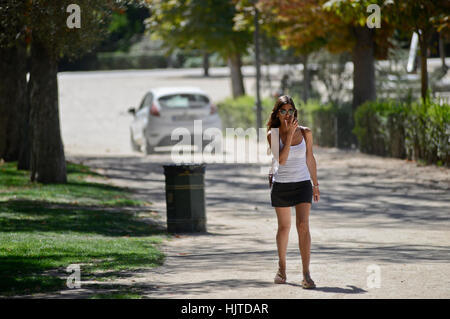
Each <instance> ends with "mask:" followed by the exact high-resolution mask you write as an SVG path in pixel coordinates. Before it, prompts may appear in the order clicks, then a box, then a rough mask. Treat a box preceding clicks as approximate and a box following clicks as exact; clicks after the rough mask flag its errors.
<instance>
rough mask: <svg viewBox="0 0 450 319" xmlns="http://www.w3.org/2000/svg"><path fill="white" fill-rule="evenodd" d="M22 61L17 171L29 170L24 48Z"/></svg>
mask: <svg viewBox="0 0 450 319" xmlns="http://www.w3.org/2000/svg"><path fill="white" fill-rule="evenodd" d="M22 53H23V61H24V63H23V64H21V66H22V67H23V70H21V71H20V72H23V73H24V74H25V76H24V81H22V82H21V85H20V90H21V92H22V93H21V96H22V98H21V104H20V108H19V109H18V111H19V129H20V134H19V135H20V147H19V158H18V161H17V169H20V170H30V157H31V144H30V137H29V136H30V83H29V82H27V79H26V74H27V72H28V63H27V60H28V55H27V53H26V49H25V47H24V48H23V52H22Z"/></svg>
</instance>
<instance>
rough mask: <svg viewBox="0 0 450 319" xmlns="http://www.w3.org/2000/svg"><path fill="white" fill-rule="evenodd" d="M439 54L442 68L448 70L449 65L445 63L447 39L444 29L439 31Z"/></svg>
mask: <svg viewBox="0 0 450 319" xmlns="http://www.w3.org/2000/svg"><path fill="white" fill-rule="evenodd" d="M439 56H440V57H441V63H442V68H443V69H444V70H447V69H448V67H447V65H446V64H445V40H444V36H443V35H442V31H441V32H440V33H439Z"/></svg>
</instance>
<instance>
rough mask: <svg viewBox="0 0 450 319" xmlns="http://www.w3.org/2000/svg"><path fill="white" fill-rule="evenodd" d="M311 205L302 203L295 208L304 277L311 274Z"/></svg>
mask: <svg viewBox="0 0 450 319" xmlns="http://www.w3.org/2000/svg"><path fill="white" fill-rule="evenodd" d="M310 209H311V204H310V203H300V204H297V205H296V206H295V212H296V223H295V224H296V227H297V233H298V242H299V248H300V255H301V256H302V265H303V275H305V274H309V258H310V253H311V234H310V232H309V211H310Z"/></svg>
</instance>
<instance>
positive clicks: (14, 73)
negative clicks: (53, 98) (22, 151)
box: [0, 46, 26, 162]
mask: <svg viewBox="0 0 450 319" xmlns="http://www.w3.org/2000/svg"><path fill="white" fill-rule="evenodd" d="M20 53H21V52H19V48H18V47H16V46H14V47H11V48H2V49H1V50H0V74H1V75H2V78H3V79H5V80H3V81H1V82H0V158H3V159H4V160H5V161H6V162H12V161H16V160H17V159H18V158H19V145H20V130H19V110H20V109H21V104H22V102H23V93H24V92H23V90H22V87H23V82H26V74H25V73H23V72H22V69H23V68H22V66H23V64H24V63H25V61H24V60H22V58H23V57H22V55H21V54H20Z"/></svg>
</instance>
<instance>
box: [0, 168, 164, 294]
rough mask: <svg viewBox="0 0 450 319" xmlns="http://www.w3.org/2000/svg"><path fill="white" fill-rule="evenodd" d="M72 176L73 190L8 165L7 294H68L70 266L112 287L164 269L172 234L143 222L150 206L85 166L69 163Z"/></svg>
mask: <svg viewBox="0 0 450 319" xmlns="http://www.w3.org/2000/svg"><path fill="white" fill-rule="evenodd" d="M67 171H68V183H67V184H62V185H56V184H54V185H42V184H38V183H30V182H28V179H29V176H28V173H27V172H22V171H17V170H16V169H15V163H5V164H3V165H0V295H20V294H29V293H35V292H43V291H52V290H57V289H68V288H66V278H67V276H69V275H70V274H69V273H68V272H66V268H67V266H68V265H70V264H80V265H81V280H82V281H83V279H85V278H89V280H95V278H96V276H98V277H99V278H100V279H101V280H103V281H104V280H108V278H111V279H115V278H120V276H121V271H123V270H133V269H143V268H149V267H155V266H158V265H161V264H162V263H163V260H164V255H163V254H162V253H161V252H160V251H159V250H158V244H160V243H161V242H162V240H163V239H164V238H166V234H165V230H163V229H158V228H156V227H155V226H151V225H149V224H147V223H145V222H144V221H143V220H142V219H140V217H138V216H143V215H145V212H143V210H144V209H142V208H141V207H143V206H148V205H149V203H147V202H143V201H137V200H134V199H132V198H131V193H130V192H129V191H128V190H127V189H122V188H119V187H114V186H110V185H107V184H105V183H104V182H103V181H102V182H101V183H100V182H99V183H97V182H87V181H84V179H85V178H86V177H87V176H93V177H97V178H100V177H101V176H99V175H98V174H95V173H93V172H91V171H90V170H89V169H88V168H87V167H85V166H82V165H76V164H71V163H69V164H68V170H67ZM100 180H101V179H100ZM125 206H126V209H125ZM130 206H131V207H130ZM122 295H123V296H127V294H122ZM128 297H130V298H131V297H133V296H131V295H130V296H128Z"/></svg>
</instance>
